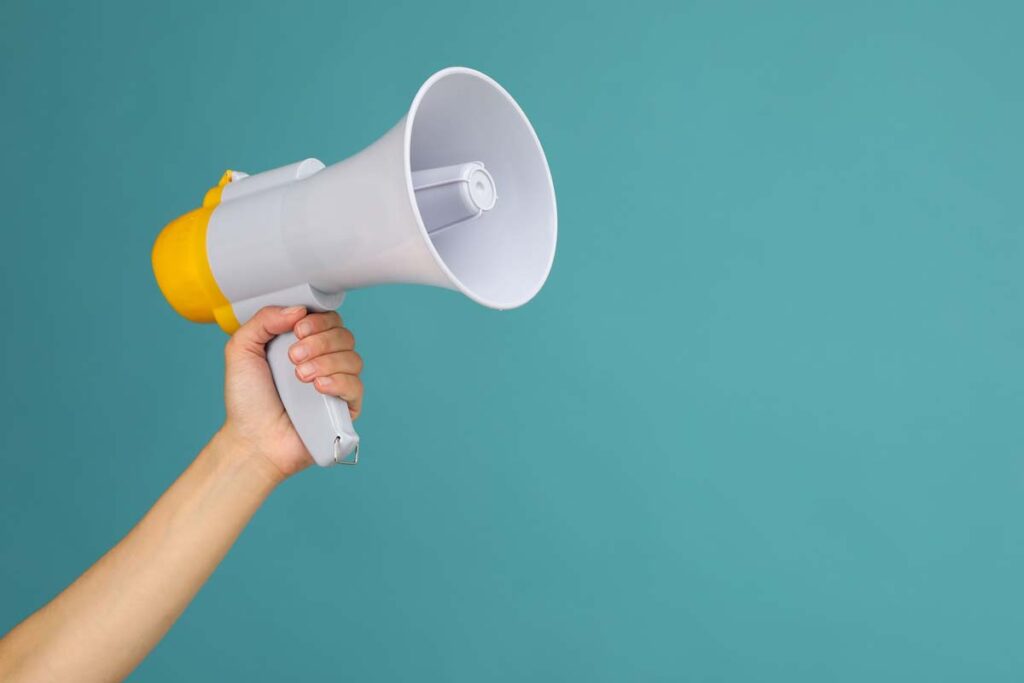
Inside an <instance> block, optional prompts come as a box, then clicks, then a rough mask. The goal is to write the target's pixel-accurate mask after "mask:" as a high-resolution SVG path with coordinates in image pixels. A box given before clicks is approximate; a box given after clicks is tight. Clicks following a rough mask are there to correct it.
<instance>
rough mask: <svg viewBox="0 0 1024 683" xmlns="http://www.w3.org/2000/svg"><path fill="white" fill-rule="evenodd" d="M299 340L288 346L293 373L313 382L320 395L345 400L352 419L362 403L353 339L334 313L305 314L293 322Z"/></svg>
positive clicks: (360, 363)
mask: <svg viewBox="0 0 1024 683" xmlns="http://www.w3.org/2000/svg"><path fill="white" fill-rule="evenodd" d="M295 336H296V337H298V338H299V341H297V342H296V343H294V344H292V346H291V348H290V349H288V357H289V358H290V359H291V361H292V362H293V363H295V376H296V377H298V378H299V379H300V380H301V381H303V382H307V383H312V384H313V387H314V388H315V389H316V390H317V391H319V392H320V393H321V394H324V395H327V396H337V397H338V398H341V399H344V400H345V401H346V402H347V403H348V407H349V412H350V413H351V414H352V419H355V418H356V417H358V416H359V413H360V411H361V410H362V404H363V383H362V381H361V380H360V379H359V377H358V375H359V373H360V372H362V370H363V359H362V358H361V357H360V356H359V354H358V353H356V352H355V350H354V349H355V344H356V340H355V337H354V336H353V335H352V333H351V332H350V331H349V330H347V329H345V328H344V327H343V326H342V322H341V318H340V317H338V314H337V313H333V312H332V313H317V314H313V315H308V316H306V317H305V318H303V319H302V320H300V321H299V322H298V323H297V324H296V325H295Z"/></svg>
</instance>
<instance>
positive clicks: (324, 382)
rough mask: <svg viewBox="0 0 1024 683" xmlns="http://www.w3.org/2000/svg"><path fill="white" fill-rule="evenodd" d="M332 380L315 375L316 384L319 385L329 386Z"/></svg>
mask: <svg viewBox="0 0 1024 683" xmlns="http://www.w3.org/2000/svg"><path fill="white" fill-rule="evenodd" d="M333 383H334V381H333V380H332V379H331V378H330V377H317V378H316V384H317V386H319V387H329V386H331V384H333Z"/></svg>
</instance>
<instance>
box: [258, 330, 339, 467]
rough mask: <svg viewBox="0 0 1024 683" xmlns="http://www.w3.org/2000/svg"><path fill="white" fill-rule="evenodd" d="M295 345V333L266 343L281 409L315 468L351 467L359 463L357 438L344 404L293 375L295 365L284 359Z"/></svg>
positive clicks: (288, 333) (268, 359)
mask: <svg viewBox="0 0 1024 683" xmlns="http://www.w3.org/2000/svg"><path fill="white" fill-rule="evenodd" d="M295 342H296V337H295V334H294V333H293V332H287V333H285V334H282V335H280V336H278V337H275V338H274V339H272V340H271V341H270V343H269V344H267V362H268V363H269V364H270V373H271V374H272V375H273V376H274V384H275V385H277V393H278V395H279V396H280V397H281V402H282V403H283V404H284V409H285V410H286V411H288V417H289V418H291V421H292V424H293V425H294V426H295V431H297V432H298V433H299V437H300V438H301V439H302V443H303V444H305V446H306V448H307V449H308V450H309V453H310V455H312V456H313V460H315V461H316V464H317V465H320V466H321V467H329V466H331V465H355V464H356V463H357V462H359V435H358V434H356V430H355V428H354V427H353V426H352V416H351V414H350V413H349V412H348V403H346V402H345V401H343V400H341V399H340V398H337V397H336V396H324V395H323V394H321V393H319V392H318V391H317V390H316V389H315V388H313V387H312V386H311V385H309V384H306V383H305V382H302V381H301V380H300V379H299V378H298V377H296V376H295V366H294V365H293V364H292V361H291V359H290V358H288V349H289V348H290V347H291V345H292V344H294V343H295ZM349 456H351V458H350V457H349Z"/></svg>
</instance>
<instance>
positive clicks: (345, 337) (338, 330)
mask: <svg viewBox="0 0 1024 683" xmlns="http://www.w3.org/2000/svg"><path fill="white" fill-rule="evenodd" d="M303 322H305V321H303ZM300 324H301V323H300ZM355 346H356V338H355V337H354V336H352V333H351V332H349V331H348V330H347V329H345V328H344V327H335V328H332V329H329V330H327V331H326V332H318V333H316V334H311V335H310V336H308V337H306V338H305V339H302V340H300V341H297V342H295V343H294V344H292V346H291V348H290V349H288V357H289V358H291V359H292V362H293V363H302V362H303V361H308V360H311V359H313V358H316V357H318V356H323V355H325V354H328V353H336V352H338V351H351V350H352V349H354V348H355Z"/></svg>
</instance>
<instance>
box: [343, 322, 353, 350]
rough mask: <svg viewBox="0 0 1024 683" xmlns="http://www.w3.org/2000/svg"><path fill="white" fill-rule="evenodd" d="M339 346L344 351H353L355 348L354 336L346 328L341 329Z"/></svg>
mask: <svg viewBox="0 0 1024 683" xmlns="http://www.w3.org/2000/svg"><path fill="white" fill-rule="evenodd" d="M340 334H341V345H342V347H344V348H346V349H354V348H355V347H356V336H355V335H354V334H352V332H351V331H350V330H349V329H348V328H347V327H342V328H341V333H340Z"/></svg>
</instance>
